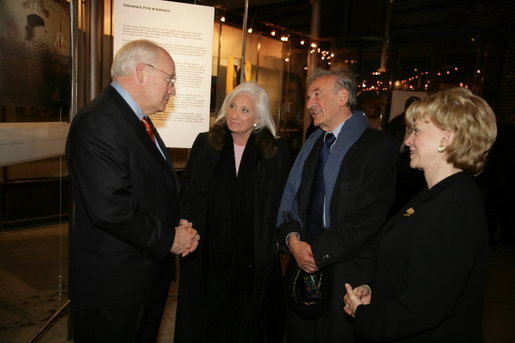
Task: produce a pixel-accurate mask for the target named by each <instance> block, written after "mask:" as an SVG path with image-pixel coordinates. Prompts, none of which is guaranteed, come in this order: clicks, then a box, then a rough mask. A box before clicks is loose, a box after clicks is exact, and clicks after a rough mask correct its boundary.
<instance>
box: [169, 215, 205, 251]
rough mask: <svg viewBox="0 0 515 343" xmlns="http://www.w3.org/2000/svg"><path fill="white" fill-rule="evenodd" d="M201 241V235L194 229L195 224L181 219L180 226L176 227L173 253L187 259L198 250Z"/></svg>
mask: <svg viewBox="0 0 515 343" xmlns="http://www.w3.org/2000/svg"><path fill="white" fill-rule="evenodd" d="M199 239H200V235H199V234H198V233H197V230H195V229H194V228H193V224H192V223H191V222H189V221H187V220H186V219H181V220H180V222H179V226H176V227H175V239H174V240H173V244H172V249H171V252H172V253H174V254H177V255H181V256H182V257H185V256H187V255H188V254H190V253H192V252H193V251H195V249H197V247H198V241H199Z"/></svg>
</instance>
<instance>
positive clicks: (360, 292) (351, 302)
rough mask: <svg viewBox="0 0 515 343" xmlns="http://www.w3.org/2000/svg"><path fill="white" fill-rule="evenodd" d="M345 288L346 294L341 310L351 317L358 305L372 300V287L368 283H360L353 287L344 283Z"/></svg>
mask: <svg viewBox="0 0 515 343" xmlns="http://www.w3.org/2000/svg"><path fill="white" fill-rule="evenodd" d="M345 289H346V290H347V294H345V296H344V297H343V302H344V304H345V306H344V307H343V310H344V311H345V313H347V314H348V315H350V316H352V317H354V315H355V314H356V309H357V308H358V306H359V305H368V304H370V302H371V301H372V289H371V288H370V287H369V286H368V285H361V286H358V287H356V288H354V289H353V288H352V286H351V285H349V284H348V283H346V284H345Z"/></svg>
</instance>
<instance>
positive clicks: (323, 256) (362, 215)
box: [278, 70, 398, 343]
mask: <svg viewBox="0 0 515 343" xmlns="http://www.w3.org/2000/svg"><path fill="white" fill-rule="evenodd" d="M308 85H309V88H308V93H307V108H308V110H309V111H310V113H311V116H312V118H313V121H314V124H315V126H317V127H318V129H317V130H316V131H315V132H314V133H313V134H312V135H311V136H310V138H309V139H308V140H307V141H306V143H305V145H304V146H303V148H302V150H301V151H300V153H299V155H298V156H297V159H296V161H295V163H294V166H293V168H292V171H291V172H290V176H289V179H288V183H287V185H286V188H285V191H284V194H283V198H282V201H281V208H280V211H279V215H278V231H279V239H280V243H282V244H283V248H287V249H288V250H289V252H290V253H291V255H292V256H293V259H291V260H290V265H289V266H288V270H289V269H291V268H292V267H294V268H296V267H297V266H298V268H300V269H301V270H302V271H304V272H305V273H308V274H309V275H317V273H320V272H321V273H322V276H323V277H322V287H321V288H322V295H321V299H322V307H323V311H322V312H321V314H318V315H315V316H312V314H310V313H309V312H310V306H312V305H307V306H304V308H303V310H302V311H300V310H298V307H297V306H296V305H294V306H291V307H290V308H289V310H288V316H287V338H288V341H289V342H290V341H291V342H296V343H299V342H309V343H313V342H318V343H331V342H339V343H342V342H345V343H348V342H354V341H355V338H354V333H353V328H352V323H351V321H350V320H349V318H346V317H345V315H344V314H342V312H343V311H342V307H343V302H342V297H343V295H344V294H345V289H344V284H345V282H349V281H350V280H369V278H370V276H371V274H372V270H373V267H374V265H373V264H374V257H375V243H376V241H377V238H378V234H379V231H380V228H381V226H382V224H383V222H384V220H385V218H386V215H387V214H388V211H389V209H390V205H391V203H392V200H393V196H394V190H395V175H396V161H397V154H398V147H397V146H396V144H395V141H394V140H393V139H392V138H391V137H389V136H388V135H386V134H384V133H381V132H378V131H376V130H373V129H370V128H368V120H367V119H366V117H365V116H364V114H363V113H362V112H359V111H352V108H353V107H354V106H355V105H356V102H357V101H356V86H355V82H354V79H353V77H352V75H351V74H350V73H349V72H347V71H322V70H317V71H315V72H314V74H313V76H312V77H311V79H310V80H308ZM328 137H330V138H329V139H328ZM333 137H334V138H336V139H335V140H334V138H333ZM333 140H334V143H326V142H328V141H329V142H331V141H333ZM326 144H329V147H328V148H329V149H330V151H329V152H328V154H329V155H328V158H327V162H326V163H325V166H321V165H320V160H321V159H322V157H321V154H320V151H323V150H324V149H325V148H326V147H324V145H326ZM317 171H318V172H317ZM319 177H321V178H322V179H323V181H322V183H319V181H318V180H319ZM319 184H321V185H322V186H318V185H319ZM321 189H322V194H321V195H320V191H321ZM317 197H318V198H322V199H323V200H322V202H321V204H320V207H321V208H320V210H317V209H316V208H314V207H316V206H317V205H315V204H316V203H317V202H318V201H317V200H316V199H317ZM287 273H288V272H287ZM312 290H313V288H312V287H311V288H310V290H309V291H308V293H309V292H311V291H312ZM287 296H290V294H287ZM308 303H309V302H308ZM313 308H315V307H314V306H313ZM295 309H297V310H296V311H295ZM314 317H316V318H314Z"/></svg>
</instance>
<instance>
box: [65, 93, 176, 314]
mask: <svg viewBox="0 0 515 343" xmlns="http://www.w3.org/2000/svg"><path fill="white" fill-rule="evenodd" d="M155 134H156V138H157V139H158V142H159V143H160V146H161V148H162V150H163V151H164V152H165V155H166V148H165V146H164V144H163V142H162V140H161V139H160V137H159V135H158V134H157V132H156V133H155ZM66 156H67V162H68V169H69V172H70V177H71V180H72V184H73V198H74V201H75V216H74V219H73V228H72V230H71V247H70V296H71V299H72V301H74V302H76V303H79V304H82V305H86V306H92V307H97V308H108V309H120V308H124V307H129V306H139V305H143V304H146V303H149V302H151V301H153V300H154V299H157V298H159V297H163V296H165V295H166V294H167V292H168V290H169V287H170V282H171V280H172V278H173V277H174V273H175V269H174V268H175V264H174V263H172V262H173V256H172V254H171V253H170V249H171V246H172V243H173V240H174V237H175V236H174V235H175V230H174V227H175V226H177V224H178V215H179V214H178V213H179V209H178V189H177V187H178V185H177V181H176V175H175V171H174V169H173V167H172V165H171V162H170V160H169V159H168V157H167V159H165V158H164V157H163V155H162V154H161V153H160V152H159V150H158V149H157V147H156V146H155V145H154V143H153V142H152V141H151V140H150V138H149V136H148V135H147V133H146V131H145V129H144V127H143V126H142V125H141V122H140V121H139V119H138V117H137V116H136V114H135V113H134V112H133V111H132V109H131V108H130V107H129V105H128V104H127V103H126V102H125V101H124V100H123V98H122V97H121V96H120V95H119V93H118V92H117V91H116V90H115V89H114V88H113V87H111V86H109V87H107V88H106V89H105V90H104V91H103V93H102V94H100V95H99V96H98V97H97V98H96V99H95V100H94V101H93V102H92V103H91V104H89V105H88V106H87V107H85V108H84V109H83V110H81V111H80V112H79V113H78V114H77V116H76V117H75V118H74V120H73V122H72V125H71V128H70V132H69V135H68V141H67V145H66Z"/></svg>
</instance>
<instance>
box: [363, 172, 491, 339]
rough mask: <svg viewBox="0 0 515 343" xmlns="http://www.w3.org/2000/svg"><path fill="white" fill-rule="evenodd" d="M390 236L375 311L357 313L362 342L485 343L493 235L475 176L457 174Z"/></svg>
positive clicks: (417, 204) (395, 224)
mask: <svg viewBox="0 0 515 343" xmlns="http://www.w3.org/2000/svg"><path fill="white" fill-rule="evenodd" d="M408 209H410V210H409V211H408ZM410 213H411V214H410ZM385 231H386V232H385V235H384V238H382V240H381V244H380V249H379V255H378V265H377V272H376V273H375V277H374V281H373V282H372V284H371V287H372V303H371V304H370V305H367V306H359V307H358V309H357V311H356V319H355V322H356V329H357V332H358V334H359V335H360V336H362V337H364V338H368V339H372V340H377V341H381V342H384V341H388V342H431V343H444V342H449V343H451V342H458V343H461V342H463V343H465V342H467V343H468V342H470V343H474V342H477V343H480V342H483V337H482V302H483V293H484V283H485V274H486V258H487V251H488V233H487V231H488V230H487V225H486V219H485V214H484V210H483V205H482V202H481V197H480V194H479V191H478V189H477V186H476V184H475V182H474V180H473V178H472V176H471V175H470V174H469V173H467V172H461V173H457V174H454V175H452V176H450V177H448V178H446V179H444V180H442V181H441V182H439V183H438V184H436V185H435V186H433V187H432V188H431V189H430V190H427V189H426V190H424V191H422V192H421V193H420V194H419V195H418V196H417V197H415V198H414V199H413V200H412V201H411V202H409V203H408V204H407V205H406V206H405V207H404V208H403V209H402V210H401V212H399V213H398V214H397V216H395V217H394V218H392V219H391V220H390V221H389V222H388V224H386V226H385Z"/></svg>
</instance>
